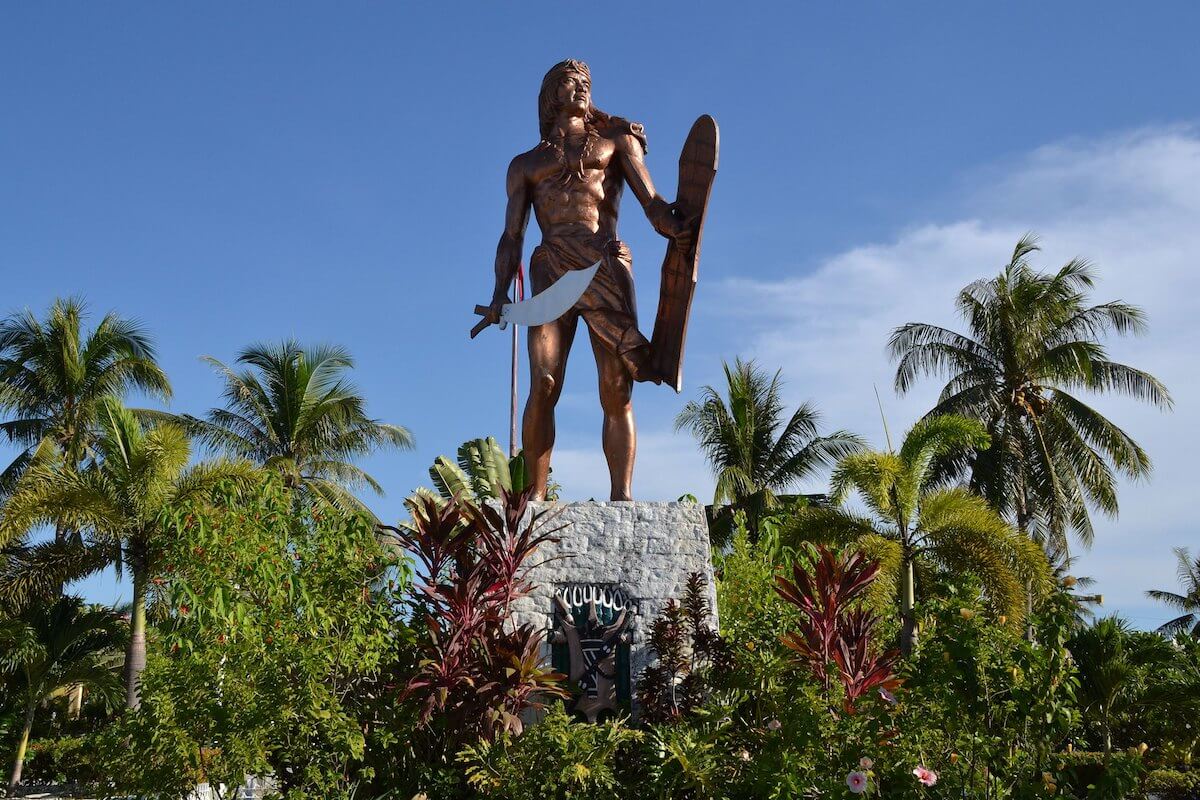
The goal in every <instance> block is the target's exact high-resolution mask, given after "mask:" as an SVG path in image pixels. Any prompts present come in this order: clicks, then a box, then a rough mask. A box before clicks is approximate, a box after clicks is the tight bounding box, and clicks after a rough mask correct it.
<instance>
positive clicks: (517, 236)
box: [492, 156, 532, 308]
mask: <svg viewBox="0 0 1200 800" xmlns="http://www.w3.org/2000/svg"><path fill="white" fill-rule="evenodd" d="M522 161H523V159H522V157H521V156H517V157H516V158H514V159H513V160H512V163H511V164H509V165H508V179H507V191H508V207H507V208H506V209H505V211H504V233H502V234H501V235H500V244H498V245H497V246H496V288H495V291H494V292H493V293H492V306H493V307H497V308H498V307H499V306H500V305H502V304H503V303H506V302H508V287H509V285H510V284H512V280H513V276H515V275H516V274H517V267H518V266H520V264H521V250H522V249H523V247H524V245H525V228H526V226H528V225H529V207H530V201H531V199H532V197H531V191H530V186H529V179H528V176H527V175H526V174H525V168H524V165H523V164H522Z"/></svg>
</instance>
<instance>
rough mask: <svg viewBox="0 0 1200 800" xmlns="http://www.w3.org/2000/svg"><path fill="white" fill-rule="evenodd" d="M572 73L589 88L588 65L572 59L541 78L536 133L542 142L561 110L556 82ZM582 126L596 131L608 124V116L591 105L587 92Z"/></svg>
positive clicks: (563, 62)
mask: <svg viewBox="0 0 1200 800" xmlns="http://www.w3.org/2000/svg"><path fill="white" fill-rule="evenodd" d="M568 73H574V74H576V75H579V76H580V77H582V78H583V79H584V80H586V81H587V82H588V86H589V88H590V86H591V83H592V71H591V70H590V69H588V65H587V64H585V63H584V62H582V61H576V60H575V59H573V58H568V59H567V60H566V61H560V62H558V63H557V64H555V65H554V66H553V67H551V68H550V71H549V72H547V73H546V77H544V78H542V89H541V91H539V92H538V132H539V133H540V134H541V137H542V139H543V140H546V139H548V138H549V137H550V134H551V132H552V131H553V130H554V122H555V121H556V120H557V119H558V112H559V110H560V109H561V108H562V104H561V103H559V102H558V98H557V97H556V95H557V89H558V82H559V81H560V80H562V77H563V75H566V74H568ZM583 119H584V125H586V126H587V128H588V129H589V130H593V131H594V130H597V129H599V128H603V127H604V126H605V125H607V124H608V121H609V116H608V114H605V113H604V112H603V111H601V110H600V109H598V108H596V107H595V106H594V105H592V93H591V92H590V91H589V92H588V108H587V113H586V114H585V115H584V118H583Z"/></svg>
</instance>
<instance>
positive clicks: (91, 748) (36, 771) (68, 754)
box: [23, 734, 107, 787]
mask: <svg viewBox="0 0 1200 800" xmlns="http://www.w3.org/2000/svg"><path fill="white" fill-rule="evenodd" d="M95 749H96V742H95V736H94V735H91V734H85V735H82V736H70V735H67V736H58V737H55V738H48V739H37V740H34V741H32V742H30V743H29V753H28V756H27V757H26V761H25V771H24V773H23V774H24V779H25V780H26V781H29V782H30V783H35V782H36V783H50V784H74V785H76V786H89V787H90V786H103V785H104V784H105V783H106V782H107V780H106V778H107V776H106V775H105V774H104V773H103V772H102V771H101V769H100V768H99V766H98V765H97V763H96V756H95Z"/></svg>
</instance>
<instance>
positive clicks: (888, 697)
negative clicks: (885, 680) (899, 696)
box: [879, 686, 896, 705]
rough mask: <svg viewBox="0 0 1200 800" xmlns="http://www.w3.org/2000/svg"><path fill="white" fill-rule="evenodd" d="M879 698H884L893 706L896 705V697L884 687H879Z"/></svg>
mask: <svg viewBox="0 0 1200 800" xmlns="http://www.w3.org/2000/svg"><path fill="white" fill-rule="evenodd" d="M879 696H880V697H882V698H883V699H884V700H886V701H888V702H889V703H891V704H892V705H896V695H894V694H892V693H891V692H889V691H888V690H887V689H885V688H883V687H882V686H880V687H879Z"/></svg>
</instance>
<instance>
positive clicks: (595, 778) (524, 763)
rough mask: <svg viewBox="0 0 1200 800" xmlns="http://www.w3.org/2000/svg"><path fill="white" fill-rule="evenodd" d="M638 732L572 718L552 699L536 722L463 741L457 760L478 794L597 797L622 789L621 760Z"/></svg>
mask: <svg viewBox="0 0 1200 800" xmlns="http://www.w3.org/2000/svg"><path fill="white" fill-rule="evenodd" d="M642 737H643V734H642V733H641V732H640V731H636V730H633V729H631V728H629V727H628V725H627V723H625V722H622V721H620V720H610V721H608V722H601V723H597V724H594V725H588V724H582V723H578V722H575V721H573V720H572V718H571V716H569V715H568V714H567V713H566V711H565V710H564V709H563V706H562V704H561V703H552V704H550V707H549V709H548V711H547V713H546V715H545V716H544V717H543V718H542V719H541V720H540V721H539V722H538V724H537V725H534V726H532V727H531V728H529V730H527V731H525V732H524V733H522V734H520V735H519V736H514V735H513V734H511V733H507V732H505V733H501V734H500V735H499V736H498V737H497V738H496V740H494V741H491V742H489V741H486V740H482V741H480V742H478V743H477V744H474V745H471V746H468V747H466V748H464V749H463V751H462V752H461V753H459V755H458V762H459V764H460V765H461V766H462V768H463V769H464V770H465V771H466V776H467V782H468V783H469V784H470V786H471V787H472V788H473V789H475V790H476V791H477V792H479V794H480V795H481V796H482V797H493V798H498V799H500V798H502V799H503V800H556V799H557V798H563V800H566V799H567V798H572V800H573V799H574V798H580V800H582V798H596V800H601V798H605V799H607V798H611V797H613V796H614V795H620V794H623V792H622V791H621V789H622V786H621V780H620V779H621V772H622V769H621V762H622V761H623V758H624V757H626V756H628V753H629V750H630V748H631V747H632V746H633V745H634V744H636V743H637V742H640V741H641V740H642Z"/></svg>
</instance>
